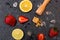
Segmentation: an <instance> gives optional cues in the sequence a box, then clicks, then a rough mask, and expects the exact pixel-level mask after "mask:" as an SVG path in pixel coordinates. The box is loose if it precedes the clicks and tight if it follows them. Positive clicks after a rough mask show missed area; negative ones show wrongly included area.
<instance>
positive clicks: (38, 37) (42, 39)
mask: <svg viewBox="0 0 60 40" xmlns="http://www.w3.org/2000/svg"><path fill="white" fill-rule="evenodd" d="M37 39H38V40H45V35H44V34H38V35H37Z"/></svg>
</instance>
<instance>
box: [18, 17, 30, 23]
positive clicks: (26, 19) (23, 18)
mask: <svg viewBox="0 0 60 40" xmlns="http://www.w3.org/2000/svg"><path fill="white" fill-rule="evenodd" d="M28 20H29V19H28V18H27V17H25V16H19V22H20V23H25V22H27V21H28Z"/></svg>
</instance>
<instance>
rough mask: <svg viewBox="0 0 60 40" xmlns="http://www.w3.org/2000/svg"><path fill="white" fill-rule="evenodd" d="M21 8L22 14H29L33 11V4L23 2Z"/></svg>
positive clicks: (26, 1) (27, 1)
mask: <svg viewBox="0 0 60 40" xmlns="http://www.w3.org/2000/svg"><path fill="white" fill-rule="evenodd" d="M19 8H20V10H21V11H22V12H29V11H30V10H31V9H32V3H31V1H29V0H25V1H21V3H20V4H19Z"/></svg>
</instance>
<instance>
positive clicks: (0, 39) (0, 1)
mask: <svg viewBox="0 0 60 40" xmlns="http://www.w3.org/2000/svg"><path fill="white" fill-rule="evenodd" d="M20 1H22V0H0V40H14V39H13V38H12V36H11V32H12V30H13V29H15V28H21V29H22V30H23V31H24V32H25V36H24V38H23V39H22V40H29V39H27V38H28V36H27V31H31V32H32V33H34V34H35V36H36V34H38V33H44V34H45V36H46V40H60V33H59V35H58V36H57V37H56V38H50V37H49V36H48V31H49V28H50V26H49V25H50V24H51V23H50V22H49V21H50V20H52V19H55V20H56V24H54V25H55V27H58V29H59V30H60V0H51V3H49V5H48V6H47V8H46V10H45V12H44V13H43V15H42V16H38V17H39V18H41V19H42V20H43V21H45V22H46V24H47V25H46V26H43V27H39V28H36V27H35V25H34V23H33V22H32V18H33V17H34V16H36V13H35V11H36V9H37V5H38V4H40V3H42V2H43V0H30V1H31V2H32V3H33V9H32V10H31V11H30V12H29V13H23V12H21V11H20V10H19V8H18V7H16V8H13V3H14V2H18V4H19V2H20ZM6 2H9V3H10V5H11V7H9V5H6ZM46 11H51V12H52V14H51V15H46ZM9 13H10V14H12V15H13V16H14V17H15V18H16V19H17V24H16V26H15V27H11V26H9V25H7V24H5V23H4V18H5V16H6V15H8V14H9ZM20 15H24V16H26V17H28V18H29V21H28V22H27V23H30V25H26V24H27V23H25V24H20V23H19V22H18V16H20ZM53 15H54V16H53ZM47 18H48V19H47ZM25 26H26V27H25ZM33 40H36V38H35V37H33Z"/></svg>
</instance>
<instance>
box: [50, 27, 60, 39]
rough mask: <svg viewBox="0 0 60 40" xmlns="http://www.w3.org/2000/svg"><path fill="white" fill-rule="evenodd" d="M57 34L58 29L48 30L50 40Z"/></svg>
mask: <svg viewBox="0 0 60 40" xmlns="http://www.w3.org/2000/svg"><path fill="white" fill-rule="evenodd" d="M58 33H59V31H58V29H57V28H56V27H54V28H51V29H50V30H49V36H50V37H51V38H52V37H55V36H57V35H58Z"/></svg>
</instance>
